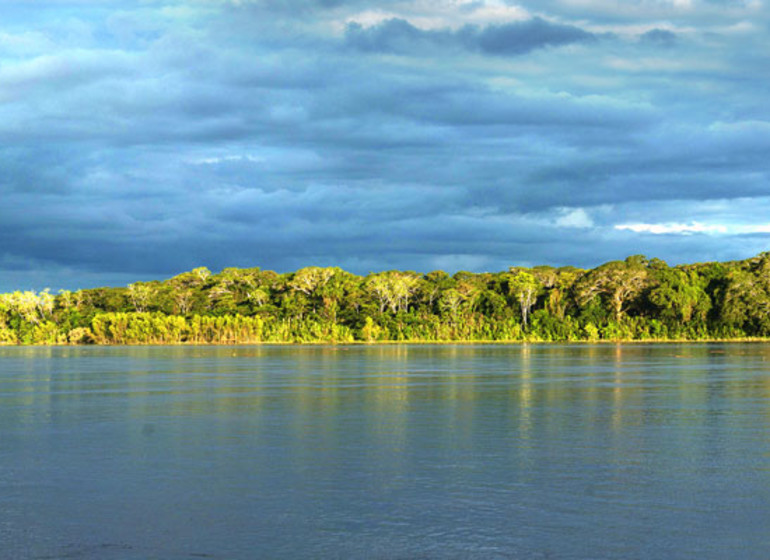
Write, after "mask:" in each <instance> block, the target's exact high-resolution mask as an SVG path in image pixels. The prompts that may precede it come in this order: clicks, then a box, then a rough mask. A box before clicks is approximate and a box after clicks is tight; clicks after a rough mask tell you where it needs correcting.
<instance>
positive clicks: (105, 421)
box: [0, 344, 770, 559]
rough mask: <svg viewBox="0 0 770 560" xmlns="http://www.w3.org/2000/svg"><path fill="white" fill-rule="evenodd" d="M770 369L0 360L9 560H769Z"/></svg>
mask: <svg viewBox="0 0 770 560" xmlns="http://www.w3.org/2000/svg"><path fill="white" fill-rule="evenodd" d="M768 358H770V345H765V344H735V345H706V344H701V345H676V344H671V345H576V346H570V345H518V346H494V345H492V346H484V345H479V346H472V345H468V346H465V345H458V346H453V345H447V346H406V345H404V346H397V345H393V346H355V347H345V346H308V347H302V346H301V347H293V346H292V347H289V346H278V347H271V346H258V347H165V348H156V347H136V348H124V347H99V348H3V349H0V427H1V428H2V431H1V432H0V438H1V439H0V496H2V502H1V503H0V507H2V515H0V543H3V549H4V550H6V551H7V557H9V558H61V557H66V558H148V557H157V558H195V557H206V556H207V557H211V558H227V559H234V558H235V559H239V558H255V557H269V558H283V557H286V558H363V557H366V558H549V557H550V558H634V557H639V558H727V557H735V558H738V557H740V558H763V559H764V558H767V557H768V556H769V555H770V537H768V536H767V535H768V534H770V532H768V531H767V529H768V527H770V506H768V504H770V370H768V364H770V361H769V360H768ZM0 556H2V555H0Z"/></svg>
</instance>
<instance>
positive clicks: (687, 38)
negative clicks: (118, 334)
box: [0, 0, 770, 290]
mask: <svg viewBox="0 0 770 560" xmlns="http://www.w3.org/2000/svg"><path fill="white" fill-rule="evenodd" d="M38 6H39V9H37V10H33V9H32V8H30V7H29V6H26V7H25V5H22V4H17V5H14V8H13V10H11V11H10V12H9V17H8V19H7V20H4V23H2V24H0V140H2V142H0V169H2V171H3V173H2V175H0V199H1V200H2V205H0V290H5V289H13V288H25V287H36V288H42V287H45V286H51V287H53V288H58V287H71V288H73V287H78V285H80V286H83V285H95V284H100V283H113V282H121V283H125V282H128V281H132V280H135V279H149V278H153V277H156V278H157V277H167V276H171V275H173V274H175V273H177V272H180V271H182V270H186V269H191V268H193V267H195V266H200V265H205V266H209V267H210V268H212V269H218V268H222V267H225V266H261V267H264V268H273V269H278V270H292V269H295V268H299V267H301V266H306V265H311V264H317V265H338V266H343V267H345V268H348V269H350V270H353V271H355V272H368V271H369V270H380V269H387V268H408V269H414V270H421V271H426V270H431V269H435V268H447V269H450V270H457V269H474V270H500V269H504V268H506V267H507V266H510V265H512V264H539V263H548V264H577V265H584V266H593V265H595V264H599V263H600V262H602V261H605V260H612V259H617V258H623V257H624V256H625V255H627V254H631V253H639V252H644V253H647V254H649V255H651V256H659V257H662V258H664V259H666V260H669V261H671V262H684V261H693V260H708V259H713V258H739V257H742V256H749V255H751V254H752V253H754V252H758V251H759V250H762V248H763V244H764V243H766V241H767V237H766V235H765V234H763V233H762V228H761V227H759V228H754V229H752V227H753V226H754V225H757V226H761V225H762V224H763V223H764V218H763V217H762V216H764V215H767V213H768V212H770V200H768V196H769V195H770V191H768V185H769V184H770V165H769V164H768V161H767V156H766V155H767V153H768V150H770V140H768V139H769V138H770V114H768V110H767V104H766V99H767V94H768V93H770V92H768V91H767V85H766V81H765V80H763V79H762V76H764V75H765V74H766V67H767V60H765V58H766V57H764V56H763V55H762V54H761V53H763V52H766V51H765V50H763V48H764V47H766V46H767V38H766V34H764V33H763V32H762V30H758V29H759V28H758V23H757V24H756V26H755V23H752V22H761V21H762V20H763V19H764V18H765V16H766V14H765V13H764V11H760V12H756V8H751V7H750V6H749V5H748V4H747V5H738V4H735V3H731V4H730V5H723V6H720V5H717V4H715V3H709V4H708V5H707V6H705V7H704V8H701V5H700V4H698V3H697V2H696V3H695V4H694V5H693V6H694V7H693V9H692V10H691V11H690V13H689V15H688V14H687V13H685V12H684V11H682V10H679V8H676V6H674V5H673V3H670V2H669V3H666V2H663V0H661V1H660V2H652V1H650V2H638V3H634V4H633V6H632V8H633V10H634V11H635V13H636V16H633V17H628V16H621V15H618V14H614V15H613V14H609V15H608V14H606V13H605V12H606V11H607V6H608V4H607V3H598V2H597V3H590V2H589V3H586V9H585V13H584V14H583V16H584V17H576V16H575V14H574V11H573V10H574V9H575V8H574V4H572V5H571V6H572V7H569V6H567V5H566V4H565V5H562V4H561V3H559V2H549V3H544V4H541V7H539V8H536V10H537V11H535V8H533V9H532V11H531V12H529V13H526V12H521V13H519V12H516V13H515V14H514V15H515V16H516V18H515V19H510V20H506V19H504V18H503V17H502V16H500V13H503V14H508V15H510V14H511V13H512V12H500V10H502V9H503V8H502V7H501V6H500V4H497V3H494V4H486V3H484V2H475V3H466V4H462V5H460V4H458V3H455V2H446V3H440V5H437V4H435V3H431V2H424V3H422V2H388V3H379V4H377V5H375V4H372V3H370V2H366V1H363V0H361V1H353V2H331V3H329V2H326V3H325V2H310V1H308V2H296V3H291V2H290V3H285V2H283V3H278V2H240V3H235V2H200V3H188V2H179V3H172V2H156V3H145V4H143V5H142V6H141V7H136V6H135V5H134V4H133V3H111V2H105V3H99V4H98V6H97V5H95V4H89V3H82V4H73V3H65V2H47V3H45V4H39V5H38ZM752 9H754V10H755V12H753V13H755V15H756V17H755V18H753V19H752V22H748V23H747V21H745V20H746V18H745V17H744V16H745V14H746V13H749V11H750V10H752ZM720 10H722V11H723V12H722V18H721V19H720V18H717V17H716V16H715V14H716V13H718V12H719V11H720ZM741 10H743V11H741ZM295 12H296V13H295ZM646 12H649V14H651V15H649V17H647V16H645V15H644V14H645V13H646ZM739 12H740V14H739V15H735V14H737V13H739ZM594 13H595V14H596V15H592V14H594ZM666 13H668V14H672V13H676V14H679V16H681V17H679V16H678V17H677V18H676V19H673V20H672V21H671V23H664V22H665V21H666V20H665V18H662V17H660V15H661V14H666ZM741 14H742V15H741ZM473 18H475V19H473ZM355 22H360V23H357V24H356V23H355ZM614 22H619V23H617V24H616V23H614ZM626 26H628V28H626ZM664 27H665V29H664ZM597 39H601V40H597ZM669 45H671V46H675V47H676V48H675V49H663V48H661V47H665V46H669ZM747 46H751V49H747V48H746V47H747ZM560 47H564V48H560ZM571 47H574V48H571ZM391 54H397V55H398V56H389V55H391ZM694 221H697V222H698V223H705V224H707V225H708V224H712V223H713V224H717V225H719V224H726V225H727V226H738V225H741V224H742V225H741V227H743V229H741V228H737V229H735V232H737V233H735V234H725V235H721V234H720V235H717V234H710V233H709V234H707V233H691V232H690V233H687V234H686V235H677V234H674V233H667V234H665V235H656V234H652V233H645V232H649V231H650V228H647V229H645V227H644V224H656V223H675V224H684V225H685V229H686V226H687V224H689V223H691V222H694ZM627 223H634V224H642V227H641V228H637V230H638V231H633V230H628V229H625V230H618V229H616V226H617V225H623V224H627ZM680 229H681V228H680ZM691 229H692V228H691ZM728 229H729V228H728ZM658 230H660V228H658ZM663 231H668V230H665V228H664V229H663ZM671 231H676V228H675V227H674V228H673V229H671ZM730 231H732V230H730Z"/></svg>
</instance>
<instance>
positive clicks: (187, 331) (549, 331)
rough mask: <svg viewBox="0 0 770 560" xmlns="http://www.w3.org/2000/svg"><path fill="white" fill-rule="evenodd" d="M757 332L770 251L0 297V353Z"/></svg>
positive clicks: (325, 272)
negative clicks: (673, 261)
mask: <svg viewBox="0 0 770 560" xmlns="http://www.w3.org/2000/svg"><path fill="white" fill-rule="evenodd" d="M765 337H770V252H768V253H762V254H760V255H758V256H756V257H754V258H751V259H747V260H742V261H732V262H709V263H697V264H688V265H679V266H673V267H671V266H668V265H667V264H666V263H665V262H664V261H662V260H660V259H655V258H653V259H648V258H646V257H644V256H641V255H635V256H631V257H628V258H627V259H625V260H623V261H612V262H608V263H605V264H602V265H601V266H598V267H596V268H593V269H588V270H584V269H579V268H575V267H571V266H568V267H560V268H554V267H550V266H536V267H533V268H523V267H511V268H510V269H509V270H507V271H504V272H494V273H488V272H485V273H471V272H457V273H456V274H454V275H449V274H447V273H446V272H443V271H433V272H429V273H427V274H422V273H417V272H411V271H398V270H390V271H386V272H377V273H371V274H368V275H367V276H359V275H356V274H351V273H349V272H346V271H344V270H342V269H340V268H336V267H331V268H322V267H315V266H310V267H306V268H302V269H300V270H297V271H296V272H290V273H281V274H279V273H276V272H273V271H270V270H261V269H259V268H244V269H241V268H226V269H224V270H222V271H221V272H219V273H216V274H214V273H212V272H211V271H210V270H208V269H207V268H204V267H201V268H196V269H194V270H191V271H189V272H184V273H182V274H179V275H177V276H174V277H173V278H169V279H167V280H163V281H152V282H135V283H133V284H129V285H128V286H125V287H112V288H107V287H105V288H94V289H84V290H79V291H75V292H73V291H60V292H59V293H57V294H52V293H50V291H49V290H44V291H42V292H34V291H17V292H13V293H6V294H0V344H7V345H15V344H37V345H53V344H62V345H65V344H252V343H262V342H264V343H312V342H327V343H351V342H389V341H394V342H396V341H403V342H409V341H411V342H443V341H447V342H449V341H454V342H459V341H489V342H492V341H500V342H516V341H533V342H547V341H637V340H639V341H642V340H649V341H667V340H728V339H730V340H732V339H756V338H765Z"/></svg>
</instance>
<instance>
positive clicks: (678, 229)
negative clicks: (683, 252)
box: [615, 222, 728, 235]
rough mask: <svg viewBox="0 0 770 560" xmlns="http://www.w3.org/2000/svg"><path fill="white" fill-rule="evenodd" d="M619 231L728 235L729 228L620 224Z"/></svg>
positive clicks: (699, 225) (704, 225) (696, 224)
mask: <svg viewBox="0 0 770 560" xmlns="http://www.w3.org/2000/svg"><path fill="white" fill-rule="evenodd" d="M615 229H618V230H629V231H633V232H636V233H654V234H657V235H660V234H664V233H681V234H690V233H727V232H728V228H727V226H723V225H706V224H701V223H699V222H692V223H690V224H681V223H667V224H619V225H616V226H615Z"/></svg>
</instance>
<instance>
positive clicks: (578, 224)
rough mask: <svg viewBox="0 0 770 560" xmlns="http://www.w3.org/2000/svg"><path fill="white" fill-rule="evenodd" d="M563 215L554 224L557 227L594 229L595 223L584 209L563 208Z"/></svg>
mask: <svg viewBox="0 0 770 560" xmlns="http://www.w3.org/2000/svg"><path fill="white" fill-rule="evenodd" d="M561 212H562V215H561V216H559V217H558V218H557V219H556V221H555V222H554V224H555V225H556V226H557V227H565V228H579V229H587V228H592V227H594V221H593V220H592V219H591V216H589V215H588V213H587V212H586V211H585V210H584V209H583V208H562V209H561Z"/></svg>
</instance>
